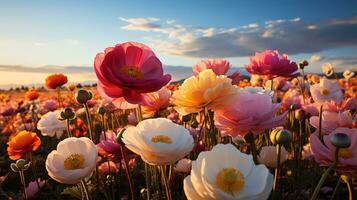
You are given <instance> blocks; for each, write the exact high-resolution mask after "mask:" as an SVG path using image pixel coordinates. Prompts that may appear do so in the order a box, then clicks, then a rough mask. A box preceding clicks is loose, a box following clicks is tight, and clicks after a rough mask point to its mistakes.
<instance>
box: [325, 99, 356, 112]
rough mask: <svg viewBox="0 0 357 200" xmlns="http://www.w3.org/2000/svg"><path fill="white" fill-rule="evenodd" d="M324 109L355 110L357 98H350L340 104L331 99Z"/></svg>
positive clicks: (333, 110) (332, 110) (337, 110)
mask: <svg viewBox="0 0 357 200" xmlns="http://www.w3.org/2000/svg"><path fill="white" fill-rule="evenodd" d="M323 108H324V110H327V111H331V112H339V111H346V110H353V109H357V98H349V99H347V100H345V101H343V102H341V103H340V104H338V103H336V102H334V101H329V102H326V103H324V107H323Z"/></svg>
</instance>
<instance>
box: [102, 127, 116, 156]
mask: <svg viewBox="0 0 357 200" xmlns="http://www.w3.org/2000/svg"><path fill="white" fill-rule="evenodd" d="M104 134H105V136H104ZM116 137H117V134H116V133H115V132H114V131H111V130H108V131H107V132H105V133H103V134H102V135H101V136H100V142H99V143H98V144H97V148H98V153H99V154H100V155H102V156H104V157H107V158H113V157H115V156H116V155H119V154H120V152H121V151H120V144H118V143H117V142H116V141H115V139H116Z"/></svg>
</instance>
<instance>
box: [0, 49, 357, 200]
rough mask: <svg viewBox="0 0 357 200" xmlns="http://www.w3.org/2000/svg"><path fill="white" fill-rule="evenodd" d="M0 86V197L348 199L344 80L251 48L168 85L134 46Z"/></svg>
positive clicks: (355, 107)
mask: <svg viewBox="0 0 357 200" xmlns="http://www.w3.org/2000/svg"><path fill="white" fill-rule="evenodd" d="M93 57H94V64H93V67H94V70H95V75H96V77H97V84H95V85H93V86H83V87H82V86H80V85H77V83H75V80H69V79H68V77H67V76H66V74H62V73H55V74H50V75H48V77H47V78H46V80H43V86H44V87H43V88H29V89H19V90H11V91H1V92H0V114H1V115H0V132H1V133H0V137H1V138H0V139H1V143H0V152H1V156H0V199H86V200H88V199H91V200H94V199H108V200H114V199H132V200H136V199H145V200H151V199H153V200H161V199H168V200H174V199H179V200H181V199H188V200H213V199H218V200H224V199H228V200H233V199H245V200H248V199H249V200H253V199H257V200H265V199H273V200H278V199H294V200H299V199H301V200H302V199H311V200H316V199H349V200H353V199H357V115H356V113H357V92H356V91H357V78H356V77H355V74H354V73H355V72H353V71H350V70H345V71H344V72H343V74H341V73H336V72H335V70H334V67H333V66H332V65H331V64H329V63H326V64H324V65H323V66H321V69H322V70H321V74H308V73H306V72H305V70H306V69H307V68H309V63H308V62H307V61H306V60H303V61H293V60H290V59H289V58H288V56H287V55H286V54H280V53H279V52H278V51H276V50H266V51H262V52H257V53H256V54H255V55H252V56H251V57H250V61H249V63H246V65H245V69H246V70H247V72H249V74H250V77H249V79H247V78H245V77H243V76H241V75H240V73H239V72H238V71H236V72H233V73H231V72H228V71H229V69H230V68H231V63H229V62H228V61H227V60H224V59H207V60H202V61H200V62H198V63H197V64H195V65H194V66H193V67H192V76H191V77H187V79H184V80H182V81H179V82H172V81H171V75H170V74H166V73H165V72H164V70H163V66H162V63H161V61H160V58H158V57H157V56H156V54H155V52H154V51H153V50H152V49H151V48H150V47H148V46H147V45H144V44H141V43H137V42H126V43H122V44H117V45H115V46H113V47H108V48H106V49H105V50H104V51H103V52H100V53H98V54H97V55H95V56H93Z"/></svg>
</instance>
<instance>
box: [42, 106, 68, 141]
mask: <svg viewBox="0 0 357 200" xmlns="http://www.w3.org/2000/svg"><path fill="white" fill-rule="evenodd" d="M60 112H61V111H60V110H56V111H50V112H48V113H46V114H45V115H43V116H42V117H41V119H40V121H38V123H37V128H38V130H40V131H41V134H42V135H43V136H49V137H54V136H57V138H60V137H61V136H62V135H63V131H64V130H65V129H66V122H65V121H61V120H59V119H58V117H59V115H60Z"/></svg>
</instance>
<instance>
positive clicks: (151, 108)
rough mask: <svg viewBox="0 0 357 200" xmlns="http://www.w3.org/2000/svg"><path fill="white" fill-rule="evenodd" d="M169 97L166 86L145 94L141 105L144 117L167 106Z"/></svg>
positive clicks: (169, 93) (150, 115)
mask: <svg viewBox="0 0 357 200" xmlns="http://www.w3.org/2000/svg"><path fill="white" fill-rule="evenodd" d="M170 97H171V92H170V91H169V90H168V89H166V88H161V89H160V90H159V91H157V92H152V93H147V94H145V97H144V101H143V106H142V111H143V115H144V117H152V116H153V115H155V113H156V112H158V111H160V110H164V109H165V108H167V107H168V106H169V105H170Z"/></svg>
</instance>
